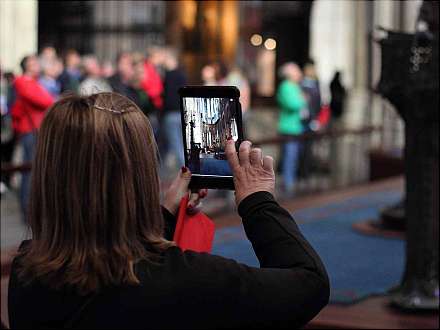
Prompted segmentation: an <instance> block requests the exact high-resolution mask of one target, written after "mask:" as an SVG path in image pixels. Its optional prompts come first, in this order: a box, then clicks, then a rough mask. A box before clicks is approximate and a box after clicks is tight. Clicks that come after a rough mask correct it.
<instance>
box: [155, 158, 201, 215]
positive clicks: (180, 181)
mask: <svg viewBox="0 0 440 330" xmlns="http://www.w3.org/2000/svg"><path fill="white" fill-rule="evenodd" d="M190 180H191V172H190V170H189V169H188V168H187V167H184V166H183V167H182V169H181V170H180V171H179V173H178V174H177V176H176V178H175V179H174V180H173V182H172V183H171V185H170V186H169V187H168V189H167V191H166V192H165V196H164V200H163V203H162V206H163V207H165V208H166V209H167V210H168V211H169V212H170V213H172V214H174V215H177V211H178V209H179V205H180V201H181V200H182V198H183V197H185V196H187V195H188V194H189V189H188V185H189V182H190ZM207 195H208V190H207V189H201V190H199V191H198V192H197V193H191V196H190V198H189V201H188V204H187V212H188V213H196V212H197V206H199V205H200V200H201V199H202V198H205V197H206V196H207Z"/></svg>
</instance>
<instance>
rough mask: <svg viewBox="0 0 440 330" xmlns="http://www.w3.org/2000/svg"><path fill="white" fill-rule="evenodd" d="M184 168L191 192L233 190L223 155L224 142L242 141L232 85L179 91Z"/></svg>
mask: <svg viewBox="0 0 440 330" xmlns="http://www.w3.org/2000/svg"><path fill="white" fill-rule="evenodd" d="M179 94H180V107H181V115H182V134H183V146H184V154H185V165H186V166H187V167H188V168H189V169H190V170H191V173H192V177H191V183H190V188H191V189H201V188H208V189H232V190H233V189H234V182H233V178H232V172H231V168H230V167H229V164H228V161H227V159H226V155H225V146H226V141H227V140H228V139H233V140H234V141H235V143H236V147H237V150H238V146H239V145H240V143H241V142H242V141H243V125H242V118H241V105H240V101H239V97H240V92H239V90H238V89H237V88H236V87H233V86H187V87H183V88H181V89H180V90H179Z"/></svg>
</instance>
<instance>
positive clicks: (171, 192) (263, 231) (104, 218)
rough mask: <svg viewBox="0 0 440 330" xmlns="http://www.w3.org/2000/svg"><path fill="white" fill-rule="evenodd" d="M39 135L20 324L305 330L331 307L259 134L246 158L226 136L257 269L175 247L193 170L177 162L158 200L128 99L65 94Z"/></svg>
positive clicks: (152, 151) (323, 278)
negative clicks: (281, 200) (280, 196)
mask: <svg viewBox="0 0 440 330" xmlns="http://www.w3.org/2000/svg"><path fill="white" fill-rule="evenodd" d="M54 136H55V137H56V138H53V137H54ZM38 143H39V144H38V148H37V153H36V157H35V161H34V165H33V166H34V177H33V178H34V179H33V186H32V195H31V196H32V200H31V204H30V205H31V207H30V215H31V216H30V226H31V229H32V235H33V236H32V238H31V239H30V240H28V241H25V242H24V243H23V244H22V245H21V247H20V249H19V252H18V255H17V257H16V258H15V259H14V261H13V263H12V266H11V267H12V270H11V276H10V281H9V291H8V312H9V320H10V327H11V328H12V329H30V328H34V329H41V328H46V329H47V328H50V329H68V328H77V329H144V328H151V329H195V328H197V329H201V328H203V329H207V328H211V329H221V328H231V329H234V328H266V327H270V328H271V329H273V328H289V329H296V328H301V327H302V326H304V325H305V324H306V323H307V322H308V321H310V320H311V319H312V318H313V317H315V316H316V315H317V314H318V313H319V311H320V310H321V309H322V308H323V307H324V306H325V305H326V304H327V302H328V299H329V280H328V277H327V273H326V270H325V268H324V265H323V264H322V262H321V260H320V258H319V256H318V255H317V253H316V252H315V251H314V250H313V248H312V247H311V245H310V244H309V243H308V242H307V240H306V239H305V238H304V236H303V235H302V234H301V232H300V230H299V228H298V226H297V225H296V223H295V221H294V220H293V218H292V216H291V214H290V213H289V212H288V211H287V210H285V209H283V208H282V207H281V206H280V205H279V204H278V203H277V202H276V200H275V198H274V191H275V173H274V170H273V159H272V158H271V157H269V156H263V155H262V152H261V149H258V148H252V145H251V143H250V142H249V141H244V142H243V143H242V144H241V145H240V148H239V152H238V154H237V151H236V149H235V142H234V141H233V140H228V142H227V145H226V157H227V159H228V162H229V165H230V167H231V170H232V172H233V176H234V182H235V199H236V204H237V207H238V213H239V215H240V216H241V218H242V219H243V226H244V230H245V232H246V235H247V238H248V239H249V240H250V241H251V243H252V246H253V248H254V251H255V253H256V255H257V257H258V259H259V262H260V267H250V266H247V265H244V264H240V263H238V262H237V261H234V260H232V259H226V258H223V257H220V256H216V255H211V254H208V253H198V252H195V251H191V250H185V251H183V250H182V249H181V248H179V247H178V246H176V243H175V242H174V241H173V237H174V231H175V227H176V215H177V212H178V209H179V204H180V200H181V199H182V197H184V196H189V194H190V191H189V187H188V186H189V182H190V180H191V172H190V171H189V169H187V168H185V167H184V168H182V169H181V170H180V172H179V173H178V175H177V177H176V178H175V180H174V181H173V182H172V184H171V185H170V187H169V188H168V190H167V191H166V192H165V194H164V195H163V200H162V203H161V202H160V196H161V194H160V182H159V176H158V161H157V158H156V150H157V147H156V143H155V141H154V137H153V132H152V129H151V125H150V124H149V122H148V119H147V117H146V116H144V115H143V114H142V112H141V110H140V109H139V108H137V106H135V105H133V102H132V101H130V100H128V99H127V98H126V97H124V96H121V95H119V94H115V93H99V94H95V95H92V96H88V97H87V96H83V97H79V96H70V97H68V98H65V99H62V100H60V101H58V102H57V103H56V104H55V105H54V106H53V108H52V109H51V110H50V111H49V112H48V114H47V116H46V118H45V120H44V122H43V125H42V127H41V131H40V135H39V140H38ZM206 193H207V191H206V190H199V191H195V192H193V193H192V194H191V195H190V198H189V202H188V204H187V205H184V207H192V208H193V210H194V207H195V206H197V204H198V203H199V201H200V199H201V198H202V197H204V196H206ZM66 197H68V198H66ZM161 204H162V206H161Z"/></svg>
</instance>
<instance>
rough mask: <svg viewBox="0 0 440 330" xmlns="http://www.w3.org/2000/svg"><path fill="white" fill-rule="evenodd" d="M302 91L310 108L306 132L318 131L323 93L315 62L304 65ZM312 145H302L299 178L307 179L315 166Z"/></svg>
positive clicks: (305, 122)
mask: <svg viewBox="0 0 440 330" xmlns="http://www.w3.org/2000/svg"><path fill="white" fill-rule="evenodd" d="M301 89H302V91H303V94H304V96H305V98H306V101H307V106H308V116H307V118H304V119H303V121H302V124H303V126H304V132H311V131H316V130H317V129H318V128H319V123H318V116H319V112H320V110H321V91H320V89H319V80H318V77H317V74H316V67H315V62H314V61H313V60H308V61H307V62H306V64H305V65H304V78H303V80H302V81H301ZM312 145H313V142H312V141H310V140H306V141H303V142H302V143H301V148H300V154H299V161H298V176H299V177H301V178H305V179H307V178H308V177H309V176H310V174H311V172H312V167H313V165H314V164H313V159H312V156H313V154H312Z"/></svg>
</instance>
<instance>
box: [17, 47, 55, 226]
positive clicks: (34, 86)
mask: <svg viewBox="0 0 440 330" xmlns="http://www.w3.org/2000/svg"><path fill="white" fill-rule="evenodd" d="M20 66H21V69H22V70H23V75H21V76H19V77H17V78H16V79H15V81H14V89H15V94H16V100H15V103H14V105H13V106H12V126H13V128H14V130H15V133H16V135H17V136H18V139H19V140H18V141H19V143H20V145H21V146H22V148H23V162H24V163H28V162H30V161H31V160H32V157H33V153H34V148H35V143H36V132H37V130H38V128H39V127H40V125H41V122H42V120H43V117H44V115H45V113H46V110H47V109H48V108H49V107H50V106H51V105H52V103H54V101H55V100H54V98H53V97H52V96H51V95H50V94H49V92H47V91H46V90H45V89H44V88H43V87H42V86H41V85H40V84H39V83H38V78H39V75H40V64H39V62H38V58H37V57H36V56H35V55H31V56H26V57H24V58H23V60H22V61H21V63H20ZM29 188H30V173H29V172H24V173H23V175H22V180H21V188H20V204H21V209H22V212H23V218H24V219H26V208H27V207H26V206H27V202H28V195H29Z"/></svg>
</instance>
